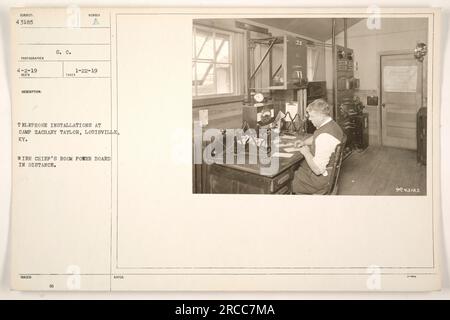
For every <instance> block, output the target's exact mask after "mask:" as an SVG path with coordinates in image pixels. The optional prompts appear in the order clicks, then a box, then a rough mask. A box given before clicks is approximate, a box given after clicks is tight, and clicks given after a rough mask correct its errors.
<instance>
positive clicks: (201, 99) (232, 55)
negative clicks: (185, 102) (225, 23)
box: [191, 24, 245, 106]
mask: <svg viewBox="0 0 450 320" xmlns="http://www.w3.org/2000/svg"><path fill="white" fill-rule="evenodd" d="M197 30H201V31H205V32H210V33H212V34H213V51H214V55H215V56H214V58H213V60H212V64H213V68H214V83H215V85H216V91H217V74H216V65H220V64H225V65H229V66H230V82H231V84H230V86H231V92H230V93H219V94H218V93H213V94H205V95H198V92H197V84H195V86H196V87H195V91H196V92H195V93H194V92H193V93H192V100H193V105H194V106H198V105H205V104H217V103H221V102H222V101H223V102H231V101H239V100H242V99H243V97H244V96H243V93H242V88H241V84H242V83H243V80H244V79H243V78H244V77H243V72H242V71H240V70H238V68H239V67H238V57H237V56H238V55H239V54H240V55H242V59H243V57H244V55H245V51H244V50H241V51H242V52H238V48H239V46H238V45H237V44H236V42H237V41H238V40H239V39H238V36H237V35H236V32H234V31H231V30H225V29H222V28H214V27H209V26H204V25H200V24H193V27H192V46H193V47H192V55H193V56H192V64H193V71H192V77H191V78H192V81H195V80H196V79H195V77H196V74H195V73H196V66H197V63H198V62H205V61H210V59H205V60H202V59H197V58H195V57H194V55H195V54H196V47H195V46H196V41H195V38H196V34H197ZM216 34H224V35H228V36H229V37H230V42H229V43H230V47H229V62H219V61H217V60H216V59H217V56H216V52H215V50H216V47H215V46H216ZM241 47H242V49H244V48H243V46H241ZM191 88H192V86H191Z"/></svg>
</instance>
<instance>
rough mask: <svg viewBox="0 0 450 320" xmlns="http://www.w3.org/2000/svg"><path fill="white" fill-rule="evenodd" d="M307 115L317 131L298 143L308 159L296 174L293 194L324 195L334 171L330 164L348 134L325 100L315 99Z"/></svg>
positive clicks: (307, 110)
mask: <svg viewBox="0 0 450 320" xmlns="http://www.w3.org/2000/svg"><path fill="white" fill-rule="evenodd" d="M306 112H307V114H308V115H309V120H311V122H312V124H313V125H314V126H315V127H316V128H317V130H316V131H315V132H314V135H313V136H312V137H310V138H308V139H306V140H304V141H297V142H296V144H295V145H296V147H301V148H300V152H301V153H302V154H303V156H304V157H305V160H304V161H302V163H301V165H300V167H299V169H298V170H297V171H296V172H295V175H294V182H293V192H294V193H304V194H323V193H324V192H325V191H326V189H327V186H328V182H329V178H330V171H331V170H330V169H327V165H328V163H329V161H330V157H331V155H332V154H333V152H334V150H335V149H336V146H337V145H338V144H339V143H340V142H341V141H342V139H343V136H344V134H343V131H342V129H341V127H340V126H339V125H338V124H337V123H336V122H335V121H333V119H332V118H331V117H330V106H329V105H328V103H326V102H325V101H324V100H322V99H317V100H314V101H313V102H311V103H310V104H309V105H308V107H307V108H306ZM309 146H310V147H309Z"/></svg>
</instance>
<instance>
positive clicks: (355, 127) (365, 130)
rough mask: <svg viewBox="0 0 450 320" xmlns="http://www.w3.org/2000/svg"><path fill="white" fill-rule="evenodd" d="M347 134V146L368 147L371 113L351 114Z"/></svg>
mask: <svg viewBox="0 0 450 320" xmlns="http://www.w3.org/2000/svg"><path fill="white" fill-rule="evenodd" d="M346 134H347V146H350V147H354V148H358V149H366V148H367V147H368V146H369V114H368V113H363V114H360V115H354V116H350V117H349V118H348V128H347V130H346Z"/></svg>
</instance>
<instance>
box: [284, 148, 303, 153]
mask: <svg viewBox="0 0 450 320" xmlns="http://www.w3.org/2000/svg"><path fill="white" fill-rule="evenodd" d="M284 151H287V152H297V151H300V148H284Z"/></svg>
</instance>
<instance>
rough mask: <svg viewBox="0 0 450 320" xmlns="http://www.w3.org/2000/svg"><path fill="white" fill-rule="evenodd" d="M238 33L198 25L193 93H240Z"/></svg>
mask: <svg viewBox="0 0 450 320" xmlns="http://www.w3.org/2000/svg"><path fill="white" fill-rule="evenodd" d="M234 39H235V37H234V34H233V33H232V32H227V31H223V30H218V29H213V28H208V27H203V26H194V29H193V45H192V47H193V52H192V55H193V57H192V96H193V97H194V98H201V97H220V96H231V95H238V94H239V89H238V86H237V82H238V81H237V75H236V74H237V71H236V69H237V68H236V61H235V59H234V54H233V53H234V52H235V51H233V50H234V49H235V48H234V47H233V44H234Z"/></svg>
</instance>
